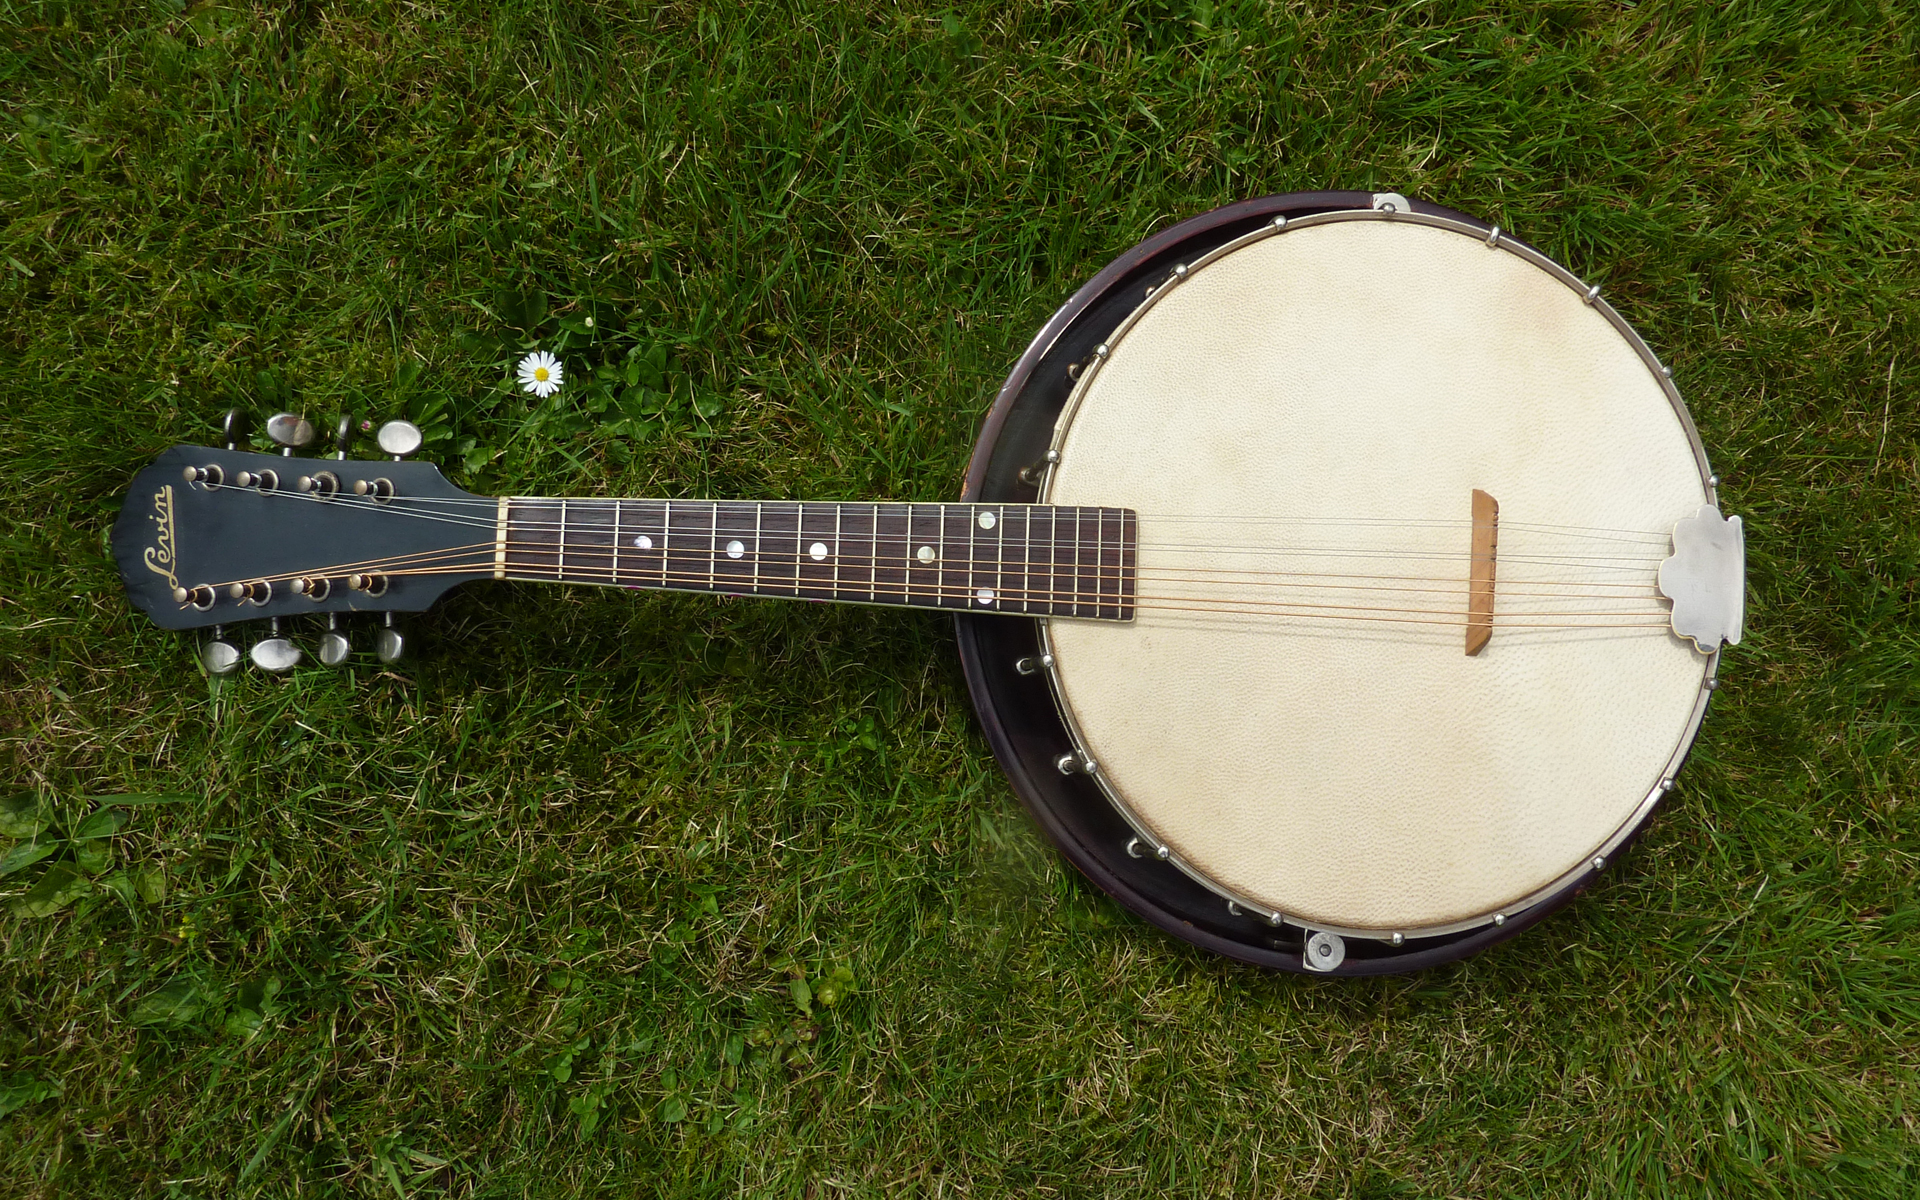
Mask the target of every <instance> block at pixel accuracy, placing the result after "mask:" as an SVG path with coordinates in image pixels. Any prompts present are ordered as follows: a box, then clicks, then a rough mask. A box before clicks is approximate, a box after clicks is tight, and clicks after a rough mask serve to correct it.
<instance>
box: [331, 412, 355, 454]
mask: <svg viewBox="0 0 1920 1200" xmlns="http://www.w3.org/2000/svg"><path fill="white" fill-rule="evenodd" d="M359 428H360V426H359V424H358V423H357V422H355V421H354V419H353V414H352V413H347V414H346V415H345V416H343V417H341V418H340V421H339V423H338V424H337V425H335V426H334V427H333V456H334V457H335V458H345V457H346V456H347V447H348V446H351V445H353V435H354V433H355V432H356V431H358V430H359Z"/></svg>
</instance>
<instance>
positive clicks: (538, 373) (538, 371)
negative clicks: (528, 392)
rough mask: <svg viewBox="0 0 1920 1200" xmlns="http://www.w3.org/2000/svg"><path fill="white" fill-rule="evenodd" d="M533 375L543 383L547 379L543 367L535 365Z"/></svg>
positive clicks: (545, 370)
mask: <svg viewBox="0 0 1920 1200" xmlns="http://www.w3.org/2000/svg"><path fill="white" fill-rule="evenodd" d="M533 377H534V378H535V379H537V380H539V381H540V382H541V383H545V382H546V381H547V369H546V368H545V367H535V368H534V369H533Z"/></svg>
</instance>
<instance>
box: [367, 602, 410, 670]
mask: <svg viewBox="0 0 1920 1200" xmlns="http://www.w3.org/2000/svg"><path fill="white" fill-rule="evenodd" d="M373 652H374V654H375V655H377V656H378V657H379V659H380V661H381V662H384V663H390V662H399V661H400V660H401V659H402V658H404V657H406V653H407V635H406V632H405V631H404V630H402V629H401V628H400V625H399V622H397V621H395V620H394V619H393V614H392V613H388V614H387V620H386V623H385V624H384V625H382V626H380V632H379V633H377V634H375V635H374V639H373Z"/></svg>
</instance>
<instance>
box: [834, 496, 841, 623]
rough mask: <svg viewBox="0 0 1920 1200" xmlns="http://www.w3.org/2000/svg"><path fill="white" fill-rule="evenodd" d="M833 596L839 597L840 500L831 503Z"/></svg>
mask: <svg viewBox="0 0 1920 1200" xmlns="http://www.w3.org/2000/svg"><path fill="white" fill-rule="evenodd" d="M833 598H834V599H836V600H838V599H839V598H840V502H839V501H837V500H836V501H834V505H833Z"/></svg>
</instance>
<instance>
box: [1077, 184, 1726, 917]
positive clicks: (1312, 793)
mask: <svg viewBox="0 0 1920 1200" xmlns="http://www.w3.org/2000/svg"><path fill="white" fill-rule="evenodd" d="M1556 271H1557V268H1551V267H1550V266H1549V265H1546V264H1545V263H1544V260H1538V258H1537V256H1535V255H1533V254H1532V252H1530V251H1525V250H1524V249H1516V248H1513V247H1511V246H1510V245H1507V246H1489V245H1488V244H1487V241H1486V239H1485V238H1484V237H1483V236H1480V235H1478V234H1477V233H1474V232H1473V231H1471V230H1469V229H1467V228H1466V227H1464V226H1458V225H1454V224H1452V223H1449V222H1445V221H1440V220H1437V219H1432V218H1415V217H1411V216H1405V215H1403V216H1400V217H1396V218H1392V219H1387V218H1385V217H1382V216H1381V215H1379V214H1371V213H1352V214H1337V215H1329V216H1326V217H1316V218H1309V219H1308V220H1305V221H1300V222H1297V223H1296V224H1295V226H1293V227H1290V228H1288V229H1287V230H1286V231H1285V232H1281V233H1276V234H1274V235H1272V236H1267V237H1263V238H1256V239H1243V241H1241V242H1239V243H1235V244H1234V245H1232V246H1229V247H1226V248H1224V249H1223V250H1222V251H1218V252H1216V253H1215V255H1212V256H1209V258H1208V259H1207V260H1205V261H1203V262H1202V263H1200V264H1198V265H1196V266H1195V267H1194V268H1193V269H1192V270H1191V271H1190V272H1189V273H1188V274H1187V275H1186V277H1185V278H1184V279H1182V280H1180V281H1179V282H1177V283H1174V284H1171V285H1170V286H1168V287H1166V288H1164V289H1162V291H1161V292H1159V293H1158V294H1156V295H1155V296H1154V297H1153V299H1152V301H1151V302H1150V303H1149V304H1147V305H1146V306H1145V307H1143V309H1142V310H1141V311H1139V312H1137V313H1136V314H1135V315H1134V317H1132V318H1130V320H1129V322H1128V323H1127V324H1125V325H1123V326H1122V327H1121V330H1120V331H1118V332H1117V333H1116V335H1115V336H1114V338H1113V339H1112V340H1111V342H1110V349H1109V353H1108V355H1107V357H1106V358H1105V359H1104V360H1101V361H1098V362H1097V363H1095V364H1094V365H1093V367H1092V369H1091V372H1090V374H1085V375H1083V376H1082V379H1081V381H1080V384H1079V385H1078V387H1077V389H1076V392H1075V395H1074V397H1073V399H1072V400H1070V402H1069V403H1068V405H1067V408H1066V409H1065V411H1064V412H1063V413H1062V415H1061V418H1060V424H1059V428H1058V429H1057V431H1056V436H1055V441H1054V447H1055V449H1057V450H1058V451H1059V454H1060V461H1059V463H1058V465H1057V466H1056V467H1055V468H1054V469H1053V471H1052V472H1051V474H1050V476H1049V479H1048V482H1047V486H1046V490H1045V494H1044V496H1043V499H1044V500H1045V501H1047V502H1048V503H1054V504H1090V505H1091V504H1103V505H1117V506H1124V507H1127V508H1132V509H1134V510H1135V511H1136V512H1137V513H1138V514H1139V548H1138V578H1137V591H1138V600H1137V610H1136V611H1137V616H1136V618H1135V619H1134V620H1133V621H1132V622H1130V623H1126V624H1119V623H1105V622H1076V621H1054V622H1052V623H1051V624H1050V625H1049V626H1048V641H1049V648H1050V650H1051V652H1052V654H1053V656H1054V667H1053V679H1054V684H1055V688H1056V694H1057V696H1058V698H1059V699H1060V702H1061V705H1062V708H1063V710H1064V711H1065V713H1066V716H1067V719H1068V723H1069V725H1070V726H1071V727H1072V728H1073V730H1074V731H1075V734H1076V737H1077V738H1078V739H1079V740H1080V742H1081V745H1082V747H1083V748H1084V750H1085V751H1086V753H1087V755H1088V756H1090V757H1091V758H1092V759H1093V760H1094V761H1095V762H1096V763H1097V770H1096V774H1097V777H1098V779H1099V781H1100V783H1101V785H1102V786H1103V787H1104V788H1105V789H1106V790H1107V793H1108V795H1109V796H1110V798H1112V799H1113V801H1114V802H1115V804H1116V805H1117V806H1118V807H1119V808H1120V809H1121V811H1122V812H1123V813H1125V814H1126V815H1127V817H1128V819H1129V821H1131V822H1132V823H1133V824H1134V825H1135V827H1136V828H1137V829H1139V830H1140V831H1141V833H1142V835H1143V838H1144V839H1145V840H1146V842H1147V843H1148V844H1149V846H1164V847H1165V848H1166V851H1167V853H1168V854H1169V856H1170V858H1171V860H1172V861H1173V862H1174V863H1175V864H1176V865H1178V866H1180V867H1181V868H1182V869H1185V870H1187V871H1188V872H1189V873H1191V874H1193V875H1195V877H1196V878H1200V879H1201V880H1202V881H1203V882H1206V883H1207V884H1208V885H1209V886H1212V887H1214V888H1215V889H1216V890H1217V891H1219V892H1221V893H1222V895H1224V896H1227V897H1231V898H1233V899H1235V900H1236V901H1238V902H1240V903H1242V904H1244V905H1247V906H1249V907H1251V908H1253V909H1255V910H1256V911H1261V912H1269V913H1272V914H1275V915H1276V916H1278V917H1285V918H1287V919H1291V920H1294V921H1297V922H1299V923H1301V924H1305V925H1309V926H1312V927H1314V928H1325V929H1331V930H1335V931H1345V932H1349V933H1358V934H1363V935H1371V936H1381V937H1386V936H1390V935H1391V934H1393V933H1396V932H1404V933H1407V934H1409V935H1412V934H1415V933H1421V932H1425V933H1438V932H1442V931H1445V930H1450V929H1457V928H1463V927H1467V926H1471V925H1476V924H1480V923H1484V922H1486V921H1489V920H1493V919H1496V918H1497V917H1498V916H1500V915H1502V914H1505V913H1511V912H1513V911H1516V909H1517V908H1518V907H1521V906H1524V905H1525V904H1527V903H1531V902H1532V901H1533V900H1535V899H1538V898H1540V897H1541V896H1542V894H1543V892H1544V891H1545V890H1548V889H1551V888H1553V887H1555V886H1556V884H1557V883H1558V882H1562V881H1564V880H1566V879H1567V878H1568V877H1569V876H1570V875H1574V874H1577V873H1578V872H1579V871H1581V870H1582V869H1583V868H1584V867H1585V865H1586V864H1588V863H1590V862H1591V861H1592V859H1593V858H1594V857H1595V856H1597V855H1603V854H1605V853H1607V852H1608V851H1609V849H1610V848H1611V847H1612V846H1613V845H1614V844H1616V843H1617V842H1618V841H1619V840H1620V839H1622V838H1623V837H1625V836H1626V835H1627V834H1628V833H1630V832H1631V830H1632V829H1633V828H1634V827H1635V826H1636V825H1637V824H1638V822H1639V821H1640V820H1641V819H1643V817H1644V815H1645V813H1646V811H1647V810H1648V807H1649V806H1650V803H1651V800H1652V799H1653V798H1654V797H1657V795H1658V794H1659V790H1660V787H1661V784H1662V781H1663V780H1664V779H1665V778H1667V777H1668V776H1669V775H1670V773H1671V771H1672V770H1673V769H1675V767H1677V764H1678V761H1679V758H1680V756H1681V755H1683V754H1684V751H1685V749H1686V743H1687V742H1688V741H1690V739H1691V736H1692V733H1693V731H1694V730H1695V729H1696V728H1697V726H1698V722H1699V719H1700V715H1701V713H1702V712H1703V710H1704V691H1703V685H1704V681H1705V679H1706V678H1707V676H1708V674H1709V672H1710V670H1711V668H1712V665H1713V660H1712V658H1711V657H1709V656H1707V655H1703V654H1700V653H1698V652H1696V651H1695V650H1694V648H1693V647H1692V645H1691V643H1689V642H1686V641H1684V640H1682V639H1679V638H1677V637H1675V636H1674V635H1673V634H1672V633H1671V631H1670V630H1669V629H1667V628H1666V626H1665V621H1666V612H1667V607H1668V606H1667V603H1666V602H1665V601H1664V600H1663V599H1662V598H1661V597H1660V595H1659V594H1658V592H1657V590H1656V587H1655V578H1656V573H1657V571H1658V568H1659V564H1660V562H1661V560H1662V558H1664V557H1665V556H1666V555H1667V554H1668V553H1670V544H1669V540H1668V539H1669V535H1670V533H1671V531H1672V528H1673V526H1674V523H1675V522H1676V521H1677V520H1679V519H1681V518H1683V517H1688V516H1691V515H1692V514H1693V513H1694V512H1695V510H1697V509H1698V508H1699V507H1700V506H1701V505H1702V504H1705V503H1708V502H1709V499H1710V497H1709V494H1708V487H1707V483H1706V479H1705V474H1706V470H1705V465H1704V457H1703V456H1702V455H1701V454H1700V453H1699V451H1698V441H1697V438H1695V437H1694V435H1693V433H1692V430H1691V426H1690V424H1689V423H1688V421H1687V419H1686V417H1685V415H1684V410H1683V409H1681V408H1680V407H1679V405H1678V399H1677V396H1671V395H1670V389H1669V388H1668V386H1667V385H1666V384H1665V382H1664V380H1663V379H1662V378H1661V377H1660V375H1659V373H1658V372H1657V371H1656V370H1655V368H1654V366H1653V364H1652V363H1651V362H1650V360H1649V358H1648V357H1646V356H1645V352H1644V347H1643V346H1641V345H1640V343H1639V342H1638V339H1637V338H1634V337H1632V336H1631V334H1630V333H1628V332H1627V331H1625V328H1624V326H1623V325H1619V324H1616V320H1615V319H1610V313H1609V311H1608V310H1607V309H1606V308H1605V305H1604V303H1600V304H1595V303H1591V302H1590V298H1589V297H1588V296H1586V295H1585V294H1583V292H1582V291H1580V290H1578V289H1577V288H1576V287H1575V286H1572V285H1571V283H1570V277H1567V276H1566V275H1565V273H1564V272H1558V273H1556ZM1475 489H1481V490H1484V491H1485V492H1487V493H1489V494H1490V495H1491V496H1492V497H1493V498H1494V499H1495V500H1496V501H1497V502H1498V504H1499V529H1498V556H1497V569H1496V581H1495V601H1494V618H1493V636H1492V640H1491V642H1490V644H1488V646H1487V647H1486V649H1485V650H1484V651H1482V652H1481V653H1479V654H1478V655H1477V656H1474V657H1469V656H1468V655H1467V654H1466V653H1465V650H1464V648H1463V644H1464V634H1465V624H1466V619H1467V607H1468V601H1467V585H1468V574H1469V554H1470V538H1471V534H1472V528H1471V521H1470V516H1471V503H1472V502H1471V494H1472V492H1473V491H1474V490H1475Z"/></svg>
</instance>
